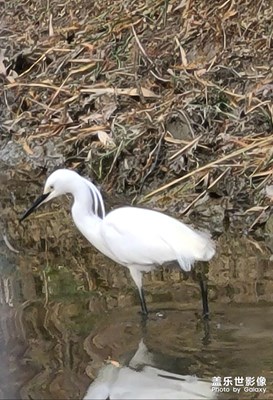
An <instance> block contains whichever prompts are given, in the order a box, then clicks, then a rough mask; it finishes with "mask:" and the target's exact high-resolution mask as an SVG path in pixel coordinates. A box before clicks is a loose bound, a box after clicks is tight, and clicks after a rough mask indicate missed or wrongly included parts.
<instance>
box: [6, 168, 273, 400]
mask: <svg viewBox="0 0 273 400" xmlns="http://www.w3.org/2000/svg"><path fill="white" fill-rule="evenodd" d="M6 178H7V176H5V175H3V176H2V177H1V181H2V185H1V188H2V191H1V229H2V233H3V235H4V236H3V237H2V240H1V242H0V398H18V399H20V398H22V399H67V398H71V399H72V398H79V399H80V398H83V396H84V394H85V392H86V390H87V388H88V387H89V385H90V383H91V382H92V381H93V380H96V379H97V377H98V374H99V371H102V369H103V368H104V367H105V365H106V360H108V361H109V360H112V361H114V363H113V364H111V365H114V366H115V368H118V369H119V370H120V368H121V367H122V366H128V365H129V364H130V360H131V359H132V357H133V356H134V354H135V353H136V351H137V349H138V348H139V345H140V343H142V341H143V343H144V344H145V346H146V347H147V351H148V352H149V357H148V358H146V359H144V360H142V363H141V370H142V369H143V365H145V364H148V365H150V366H153V367H154V368H157V369H160V370H161V371H167V372H169V373H176V374H179V375H193V376H197V377H198V378H204V379H207V380H208V381H209V382H211V380H212V378H213V377H221V378H222V380H224V378H228V377H232V378H233V386H228V387H227V389H230V391H229V392H227V393H223V394H221V395H220V397H223V398H259V399H270V398H273V388H272V380H273V363H272V359H273V335H272V332H273V306H272V296H273V285H272V282H273V272H272V261H270V260H269V257H270V255H269V254H268V252H267V250H266V249H265V248H264V247H263V243H258V244H257V243H256V242H255V241H254V240H253V239H249V238H247V239H244V238H236V239H235V240H234V238H230V237H229V236H228V235H223V236H222V237H221V238H220V239H219V240H218V249H217V257H216V258H215V260H214V261H213V262H212V263H211V265H210V272H209V281H210V303H211V321H210V323H209V326H204V324H203V322H202V321H200V319H199V315H200V310H201V304H200V294H199V289H198V285H197V284H196V283H195V282H192V281H191V280H188V281H184V280H182V276H181V274H180V272H179V271H178V270H175V269H174V270H161V271H157V272H154V273H152V274H149V275H148V276H147V277H146V279H145V288H146V291H147V300H148V305H149V307H150V309H151V310H153V312H152V313H151V315H150V317H149V320H148V321H147V323H146V325H145V326H144V325H143V323H142V320H141V317H140V315H139V314H138V310H139V305H138V299H137V297H136V294H135V289H134V287H133V284H132V282H131V280H130V277H129V276H128V274H127V271H126V270H124V269H123V268H120V267H117V266H114V265H113V264H112V263H111V262H109V261H108V260H107V259H106V258H105V257H103V256H101V255H99V254H97V253H96V252H95V251H94V250H92V248H91V246H90V245H89V244H88V243H87V242H86V241H85V239H83V238H81V237H80V236H79V235H78V233H77V231H76V229H75V228H74V227H73V225H72V223H71V220H70V217H69V216H67V212H66V211H64V210H63V208H62V207H60V205H62V206H63V205H64V206H65V210H67V209H69V202H68V201H63V202H59V203H58V202H56V203H54V204H52V206H51V207H50V208H49V207H46V208H44V209H41V210H40V211H39V212H37V213H36V214H35V215H33V216H32V217H31V218H30V219H29V220H28V221H27V222H26V223H25V224H24V225H22V226H19V224H18V215H20V213H21V212H22V211H23V210H24V209H25V208H26V207H27V206H29V204H31V201H32V200H33V199H34V198H35V196H36V195H37V194H38V193H39V192H40V186H41V183H42V182H43V177H41V178H38V177H37V178H36V179H33V182H32V183H31V184H29V180H28V178H27V177H26V176H24V175H21V176H20V179H19V178H18V177H16V176H15V177H14V176H8V179H6ZM3 182H4V183H3ZM3 187H4V188H5V190H3ZM10 245H12V246H13V247H14V248H15V249H16V250H17V251H19V253H17V252H14V249H12V248H11V247H10ZM158 310H160V311H162V312H163V317H162V318H160V317H158V315H157V314H156V311H158ZM236 377H242V378H243V380H244V386H243V387H241V386H238V385H237V390H239V389H240V391H241V392H240V394H239V395H238V394H236V393H234V392H233V390H234V388H235V387H236V386H235V381H234V380H235V378H236ZM247 377H254V378H255V379H256V378H257V377H265V378H266V380H267V382H266V383H267V384H266V386H260V388H265V389H266V392H265V394H263V393H258V392H254V393H250V392H245V391H244V390H245V389H244V388H249V387H251V388H258V386H257V382H255V384H254V386H245V383H246V382H245V379H246V378H247ZM155 385H157V383H156V382H155ZM223 387H224V386H223ZM134 390H135V388H134ZM246 390H247V389H246Z"/></svg>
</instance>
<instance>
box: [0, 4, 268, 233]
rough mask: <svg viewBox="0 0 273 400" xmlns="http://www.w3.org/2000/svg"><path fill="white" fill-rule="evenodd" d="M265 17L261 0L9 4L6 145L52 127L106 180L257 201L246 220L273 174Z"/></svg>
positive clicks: (226, 201) (169, 199)
mask: <svg viewBox="0 0 273 400" xmlns="http://www.w3.org/2000/svg"><path fill="white" fill-rule="evenodd" d="M272 15H273V5H272V2H271V1H270V0H259V1H252V0H238V1H237V2H235V1H233V0H223V1H221V2H217V3H212V2H206V1H202V0H183V1H181V0H169V1H168V0H145V1H138V2H134V1H132V2H128V1H124V0H116V1H114V2H111V1H106V2H94V3H92V6H90V2H88V1H86V0H72V1H66V2H63V3H60V2H58V1H55V0H53V1H51V2H45V1H43V0H35V1H34V0H28V1H22V2H19V3H18V2H16V1H9V2H5V4H4V6H3V11H2V18H1V21H4V22H2V23H1V25H0V31H1V32H0V36H1V42H2V44H1V47H2V49H1V52H0V79H1V81H3V83H4V85H2V88H1V89H0V90H1V111H0V120H1V127H2V128H1V133H2V135H1V140H2V145H3V146H4V145H5V143H6V141H7V140H12V141H14V142H17V143H19V144H21V146H22V148H23V150H24V151H25V152H27V154H28V155H29V156H31V153H32V152H33V149H34V148H35V147H36V146H43V145H44V143H45V142H46V141H47V140H49V139H50V140H52V141H53V142H54V143H55V145H56V147H58V151H60V149H61V151H62V153H63V155H64V157H65V160H66V161H65V165H66V166H68V167H78V168H85V169H88V170H89V172H90V173H92V174H93V176H95V178H96V179H97V180H98V181H101V182H102V183H103V185H104V188H105V190H106V191H111V190H112V189H113V190H115V191H116V192H125V193H126V194H131V195H133V194H139V193H140V192H143V195H142V197H141V198H139V199H138V201H141V202H147V201H152V202H153V203H155V202H156V204H157V206H158V207H160V208H168V209H170V204H171V208H172V210H174V211H176V212H180V213H188V212H189V211H192V210H193V209H198V205H200V204H203V203H206V208H207V207H208V204H209V205H211V204H214V205H215V204H221V206H222V207H224V208H225V209H226V213H229V212H230V210H233V217H234V216H235V217H234V218H235V219H236V213H237V214H238V212H237V211H238V210H241V209H242V210H243V211H244V212H245V211H246V210H252V211H251V212H250V213H249V214H247V215H249V216H252V219H251V220H249V221H248V222H247V225H248V227H251V229H253V228H254V227H255V225H256V224H255V223H254V226H253V222H255V221H259V218H258V217H259V212H260V211H259V210H260V209H259V207H264V206H265V207H267V203H266V202H267V200H266V196H265V194H264V190H265V188H266V187H268V185H270V184H271V183H272V172H273V167H272V145H273V135H272V126H273V106H272V97H273V89H272V88H273V78H272V68H273V55H272V54H273V53H272V46H273V42H272ZM44 163H45V168H47V162H46V159H45V162H44ZM254 206H255V207H258V208H255V207H254ZM253 207H254V208H253ZM236 210H237V211H236ZM241 215H242V213H241ZM244 215H246V214H244ZM257 218H258V219H257Z"/></svg>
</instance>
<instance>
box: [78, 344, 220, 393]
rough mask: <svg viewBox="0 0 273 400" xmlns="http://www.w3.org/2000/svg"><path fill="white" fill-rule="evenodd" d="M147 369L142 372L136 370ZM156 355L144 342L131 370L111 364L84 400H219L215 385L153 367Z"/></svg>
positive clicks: (102, 371) (101, 372)
mask: <svg viewBox="0 0 273 400" xmlns="http://www.w3.org/2000/svg"><path fill="white" fill-rule="evenodd" d="M145 363H149V364H150V366H148V365H144V366H143V367H142V369H138V370H136V369H134V368H136V367H139V365H141V364H142V365H143V364H145ZM151 364H153V355H152V353H150V352H148V350H147V348H146V346H145V344H144V343H143V341H141V342H140V344H139V347H138V350H137V352H136V354H135V355H134V357H133V358H132V360H131V361H130V363H129V366H128V367H117V366H115V365H114V363H113V364H107V365H105V366H103V367H102V368H101V370H100V371H99V374H98V377H97V378H96V379H95V381H94V382H93V383H92V384H91V385H90V386H89V388H88V390H87V392H86V395H85V396H84V399H83V400H106V399H110V400H114V399H128V400H129V399H156V400H160V399H164V400H166V399H187V400H193V399H194V400H197V399H209V400H212V399H215V398H216V395H215V393H213V392H212V390H211V382H210V381H207V380H205V379H200V378H197V377H194V376H190V375H179V374H174V373H171V372H167V371H164V370H162V369H159V368H155V367H154V366H151Z"/></svg>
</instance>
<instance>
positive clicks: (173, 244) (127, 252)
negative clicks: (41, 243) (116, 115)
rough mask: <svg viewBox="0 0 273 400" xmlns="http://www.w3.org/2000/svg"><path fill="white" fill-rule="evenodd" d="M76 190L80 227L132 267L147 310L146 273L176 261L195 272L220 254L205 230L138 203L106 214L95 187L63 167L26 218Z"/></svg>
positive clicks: (100, 247)
mask: <svg viewBox="0 0 273 400" xmlns="http://www.w3.org/2000/svg"><path fill="white" fill-rule="evenodd" d="M64 194H72V196H73V197H74V203H73V206H72V217H73V220H74V222H75V224H76V226H77V228H78V229H79V231H80V232H81V233H82V234H83V235H84V236H85V237H86V239H87V240H88V241H89V242H90V243H91V244H92V245H93V246H95V247H96V248H97V249H98V250H99V251H100V252H102V253H103V254H104V255H106V256H107V257H109V258H111V259H112V260H114V261H115V262H117V263H118V264H121V265H123V266H125V267H127V268H128V269H129V271H130V273H131V276H132V278H133V280H134V282H135V284H136V286H137V288H138V292H139V296H140V301H141V308H142V312H143V314H146V315H147V313H148V311H147V306H146V302H145V297H144V292H143V288H142V273H143V272H148V271H151V270H152V269H154V268H155V267H157V266H159V265H163V264H165V263H169V262H173V261H176V262H177V263H178V264H179V266H180V268H181V269H182V270H184V271H190V270H191V268H192V265H193V263H194V262H195V261H198V260H200V261H208V260H210V259H211V258H212V257H213V256H214V254H215V245H214V242H213V241H212V240H211V239H210V236H209V235H208V234H207V233H205V232H200V231H195V230H193V229H192V228H191V227H189V226H187V225H185V224H183V223H182V222H180V221H178V220H176V219H174V218H172V217H169V216H167V215H165V214H163V213H160V212H157V211H153V210H148V209H144V208H138V207H121V208H117V209H115V210H113V211H111V212H110V213H109V214H107V215H106V214H105V208H104V203H103V199H102V196H101V194H100V192H99V190H98V189H97V188H96V186H95V185H94V184H93V183H92V182H90V181H89V180H87V179H85V178H83V177H81V176H80V175H79V174H77V173H76V172H75V171H72V170H68V169H59V170H56V171H55V172H53V173H52V174H51V175H50V176H49V177H48V178H47V181H46V183H45V187H44V192H43V194H42V195H41V196H40V197H39V198H38V199H37V200H36V201H35V202H34V204H33V205H32V207H30V208H29V210H27V211H26V212H25V213H24V215H23V216H22V217H21V219H20V220H21V221H22V220H23V219H25V218H26V217H27V216H29V215H30V214H31V213H32V212H33V211H34V210H35V209H36V208H37V207H38V206H39V205H41V204H42V203H45V202H47V201H49V200H52V199H53V198H55V197H58V196H61V195H64ZM200 285H201V292H202V300H203V313H204V316H206V315H208V301H207V287H206V285H205V284H204V282H203V280H202V279H201V280H200Z"/></svg>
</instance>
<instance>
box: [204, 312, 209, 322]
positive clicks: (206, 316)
mask: <svg viewBox="0 0 273 400" xmlns="http://www.w3.org/2000/svg"><path fill="white" fill-rule="evenodd" d="M202 318H203V320H204V321H210V314H209V312H206V313H203V315H202Z"/></svg>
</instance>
